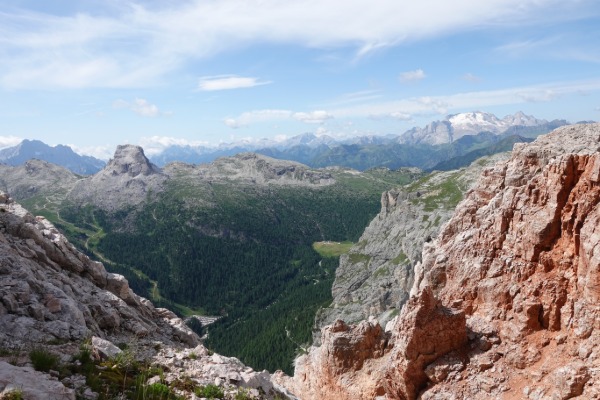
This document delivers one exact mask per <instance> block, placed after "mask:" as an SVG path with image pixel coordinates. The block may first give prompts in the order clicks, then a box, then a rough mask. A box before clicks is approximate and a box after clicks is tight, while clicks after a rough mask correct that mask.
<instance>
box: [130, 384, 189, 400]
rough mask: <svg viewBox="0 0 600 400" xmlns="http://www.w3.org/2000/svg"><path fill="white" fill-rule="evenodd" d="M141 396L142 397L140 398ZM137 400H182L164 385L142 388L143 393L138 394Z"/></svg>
mask: <svg viewBox="0 0 600 400" xmlns="http://www.w3.org/2000/svg"><path fill="white" fill-rule="evenodd" d="M140 396H141V397H140ZM135 398H136V399H139V400H178V399H180V397H179V396H177V395H176V394H175V393H173V391H172V390H171V389H170V388H169V387H168V386H167V385H165V384H164V383H160V382H157V383H153V384H151V385H146V386H143V387H142V390H141V393H140V392H138V394H137V397H135Z"/></svg>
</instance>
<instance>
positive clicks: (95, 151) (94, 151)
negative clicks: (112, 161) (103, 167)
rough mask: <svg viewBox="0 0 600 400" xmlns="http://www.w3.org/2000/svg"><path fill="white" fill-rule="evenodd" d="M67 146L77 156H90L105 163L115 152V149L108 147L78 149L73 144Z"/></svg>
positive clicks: (78, 147)
mask: <svg viewBox="0 0 600 400" xmlns="http://www.w3.org/2000/svg"><path fill="white" fill-rule="evenodd" d="M68 146H69V147H70V148H71V149H73V151H74V152H75V153H77V154H79V155H82V156H91V157H95V158H98V159H100V160H104V161H107V160H108V159H109V158H111V157H112V156H113V155H114V152H115V147H114V146H110V145H103V146H81V147H80V146H76V145H74V144H69V145H68Z"/></svg>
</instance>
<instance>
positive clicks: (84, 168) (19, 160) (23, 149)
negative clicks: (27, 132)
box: [0, 140, 105, 175]
mask: <svg viewBox="0 0 600 400" xmlns="http://www.w3.org/2000/svg"><path fill="white" fill-rule="evenodd" d="M32 159H38V160H42V161H47V162H50V163H53V164H56V165H60V166H62V167H65V168H67V169H68V170H70V171H72V172H74V173H76V174H81V175H91V174H95V173H96V172H98V171H100V170H101V169H102V168H103V167H104V164H105V163H104V161H102V160H99V159H97V158H94V157H90V156H82V155H79V154H77V153H75V152H74V151H73V149H71V148H70V147H69V146H63V145H61V144H59V145H57V146H54V147H52V146H48V145H47V144H45V143H44V142H41V141H39V140H23V141H22V142H21V143H19V144H18V145H16V146H14V147H9V148H6V149H2V150H0V163H4V164H8V165H11V166H17V165H23V164H25V163H26V162H27V161H29V160H32Z"/></svg>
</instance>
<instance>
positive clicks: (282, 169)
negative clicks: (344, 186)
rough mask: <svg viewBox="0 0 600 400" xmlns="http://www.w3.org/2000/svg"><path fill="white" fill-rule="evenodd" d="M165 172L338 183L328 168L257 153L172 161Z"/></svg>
mask: <svg viewBox="0 0 600 400" xmlns="http://www.w3.org/2000/svg"><path fill="white" fill-rule="evenodd" d="M165 172H166V173H168V174H170V175H172V176H175V175H177V174H182V173H186V174H187V175H190V176H191V177H196V178H199V179H202V180H204V181H237V182H241V183H251V184H257V185H267V184H274V185H292V186H327V185H332V184H334V183H335V179H334V177H333V176H332V175H331V173H329V172H327V171H326V170H316V169H311V168H309V167H308V166H306V165H304V164H301V163H298V162H294V161H286V160H278V159H275V158H271V157H267V156H264V155H261V154H256V153H240V154H236V155H235V156H231V157H222V158H218V159H216V160H215V161H213V162H212V163H210V164H201V165H192V164H183V163H172V164H169V165H167V166H166V167H165Z"/></svg>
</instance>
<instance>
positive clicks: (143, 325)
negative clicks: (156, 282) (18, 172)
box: [0, 195, 198, 348]
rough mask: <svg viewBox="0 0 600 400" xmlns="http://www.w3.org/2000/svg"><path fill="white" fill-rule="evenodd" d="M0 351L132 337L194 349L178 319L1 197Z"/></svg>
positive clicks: (39, 219) (193, 339)
mask: <svg viewBox="0 0 600 400" xmlns="http://www.w3.org/2000/svg"><path fill="white" fill-rule="evenodd" d="M0 299H1V302H0V326H1V329H0V345H3V346H4V347H11V348H14V347H19V346H20V345H21V344H31V343H47V342H52V341H56V340H59V341H60V340H67V341H69V340H83V339H84V338H86V337H88V336H91V335H96V336H100V337H105V338H108V339H109V340H111V341H114V342H127V339H129V338H131V337H138V338H140V339H144V338H145V340H155V341H156V340H158V341H161V342H164V343H165V344H175V343H186V344H188V345H196V344H197V343H198V338H197V337H196V335H195V334H193V332H191V331H190V330H189V329H188V328H187V327H185V325H184V324H183V323H181V320H180V319H178V318H177V317H176V316H175V315H174V314H172V313H171V314H169V313H166V311H167V310H164V309H157V308H154V306H153V305H152V304H151V303H150V302H149V301H148V300H146V299H143V298H141V297H139V296H137V295H136V294H135V293H133V292H132V290H131V289H130V288H129V285H128V283H127V281H126V280H125V279H124V278H123V277H122V276H121V275H116V274H111V273H108V272H106V270H105V269H104V266H103V265H102V264H101V263H99V262H96V261H92V260H90V259H89V258H88V257H87V256H86V255H84V254H82V253H80V252H79V251H77V250H76V249H75V248H74V247H73V245H71V244H70V243H69V242H68V241H67V240H66V238H65V237H64V236H63V235H62V234H61V233H59V232H58V231H57V230H56V228H54V226H53V225H52V224H51V223H50V222H49V221H48V220H46V219H45V218H43V217H34V216H33V215H31V214H29V213H28V212H27V211H26V210H25V209H24V208H22V207H21V206H20V205H19V204H17V203H14V202H13V201H12V200H10V199H9V198H8V197H7V196H6V195H1V196H0Z"/></svg>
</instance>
